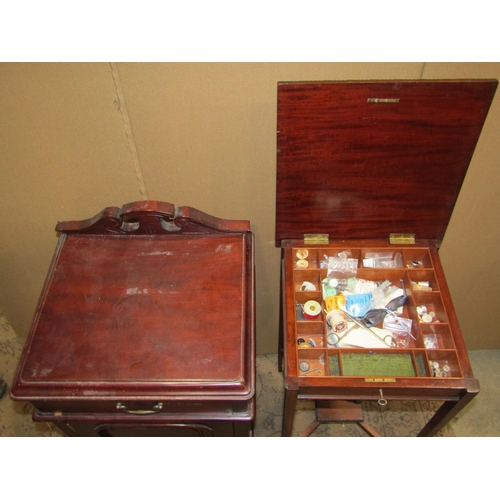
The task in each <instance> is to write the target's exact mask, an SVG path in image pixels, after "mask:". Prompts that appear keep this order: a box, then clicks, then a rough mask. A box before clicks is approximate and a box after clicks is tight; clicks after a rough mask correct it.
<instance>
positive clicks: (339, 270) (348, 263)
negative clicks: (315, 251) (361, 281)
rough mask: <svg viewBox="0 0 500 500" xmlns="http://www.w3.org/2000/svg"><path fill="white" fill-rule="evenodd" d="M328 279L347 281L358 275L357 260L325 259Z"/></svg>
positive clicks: (343, 258)
mask: <svg viewBox="0 0 500 500" xmlns="http://www.w3.org/2000/svg"><path fill="white" fill-rule="evenodd" d="M325 260H326V262H327V268H328V274H327V276H328V278H330V279H332V278H339V279H348V278H353V277H355V276H356V274H357V273H358V259H352V258H345V257H327V256H326V255H325Z"/></svg>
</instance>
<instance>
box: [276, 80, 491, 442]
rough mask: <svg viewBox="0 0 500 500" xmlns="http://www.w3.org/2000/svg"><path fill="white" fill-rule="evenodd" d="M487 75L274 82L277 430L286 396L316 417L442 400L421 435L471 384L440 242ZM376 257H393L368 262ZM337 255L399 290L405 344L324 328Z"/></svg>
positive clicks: (468, 393) (463, 399) (287, 418)
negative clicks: (348, 407) (406, 327)
mask: <svg viewBox="0 0 500 500" xmlns="http://www.w3.org/2000/svg"><path fill="white" fill-rule="evenodd" d="M497 83H498V82H497V81H496V80H476V81H470V80H465V81H425V80H420V81H351V82H281V83H279V84H278V111H277V113H278V116H277V192H276V245H277V246H278V247H281V249H282V268H281V312H280V334H279V360H278V361H279V367H280V369H282V370H283V371H284V377H285V398H284V418H283V435H284V436H290V435H291V433H292V428H293V421H294V413H295V406H296V403H297V401H298V400H312V401H314V402H315V405H316V411H317V414H318V415H319V414H320V413H321V412H323V413H327V414H328V412H330V414H331V415H334V413H335V411H336V410H335V404H332V403H335V402H340V401H349V402H352V403H353V404H357V403H359V402H361V401H364V400H372V401H379V403H380V404H381V405H386V404H387V402H388V401H389V402H390V401H392V400H413V401H418V400H433V401H443V403H442V405H441V406H440V407H439V409H438V411H437V412H436V413H435V415H434V416H433V417H432V418H431V419H430V420H429V422H428V423H427V424H426V425H425V427H424V428H423V429H422V430H421V431H420V433H419V435H420V436H430V435H433V434H435V433H436V432H437V431H439V430H440V429H441V428H442V427H443V426H444V425H445V424H446V423H447V422H449V421H450V419H452V418H453V417H454V416H455V415H456V414H457V413H458V412H459V411H460V410H461V409H462V408H463V407H464V406H465V405H467V404H468V403H469V402H470V401H471V400H472V398H473V397H474V396H475V395H476V394H477V393H478V392H479V384H478V381H477V380H476V379H475V378H474V375H473V373H472V369H471V366H470V362H469V359H468V356H467V351H466V347H465V344H464V341H463V338H462V334H461V331H460V327H459V324H458V321H457V316H456V314H455V310H454V307H453V303H452V299H451V296H450V292H449V290H448V286H447V284H446V279H445V274H444V271H443V267H442V265H441V262H440V258H439V253H438V249H439V246H440V243H441V241H442V239H443V237H444V234H445V231H446V227H447V225H448V221H449V219H450V217H451V214H452V211H453V207H454V205H455V202H456V199H457V197H458V194H459V191H460V187H461V186H462V182H463V180H464V177H465V175H466V172H467V169H468V166H469V162H470V160H471V157H472V154H473V152H474V148H475V146H476V142H477V140H478V138H479V136H480V132H481V129H482V127H483V123H484V121H485V119H486V116H487V113H488V109H489V107H490V103H491V101H492V99H493V96H494V93H495V90H496V87H497ZM384 254H388V255H390V259H391V260H390V264H391V266H392V264H393V263H397V265H394V266H393V267H389V266H387V267H384V266H385V265H386V264H387V262H386V264H383V261H382V260H379V261H377V262H378V263H379V264H383V266H382V267H379V266H378V265H377V266H375V265H373V263H374V262H375V260H374V259H378V258H379V257H377V256H380V255H384ZM339 256H340V257H339ZM374 256H375V257H374ZM339 258H345V259H348V260H351V261H352V262H354V266H353V269H354V270H352V269H351V271H352V274H350V275H349V276H350V277H355V278H356V279H357V280H365V281H369V282H373V283H376V284H378V285H380V284H384V282H386V281H388V282H389V283H390V284H391V285H392V286H394V287H397V288H398V289H399V290H395V292H397V293H399V295H406V296H407V303H406V304H405V305H404V307H403V309H402V311H401V318H404V319H405V320H411V330H410V334H411V336H408V340H409V341H408V342H405V343H394V342H393V343H391V344H388V343H387V342H385V340H383V339H378V340H377V339H376V338H375V337H374V335H372V334H373V331H366V328H364V327H363V328H360V327H359V326H356V324H355V322H354V321H352V320H351V318H349V317H348V316H347V315H345V313H342V314H341V315H340V319H338V321H339V327H338V328H339V330H338V331H337V332H336V333H335V328H337V326H336V323H333V324H332V322H331V321H333V320H331V321H330V322H329V321H327V319H328V314H330V313H332V312H334V313H335V314H338V311H343V310H347V308H346V306H345V304H344V306H343V307H342V306H340V305H338V304H337V306H335V300H340V299H336V298H335V297H336V295H335V294H337V295H338V297H340V295H341V294H340V293H339V290H340V288H339V289H338V290H337V289H333V290H332V287H335V286H340V285H338V282H339V280H338V279H337V278H338V277H339V276H334V278H333V281H332V280H330V279H329V278H330V277H331V276H332V275H331V274H330V273H333V272H335V271H334V270H335V266H336V265H337V264H336V262H337V260H336V259H339ZM332 259H333V260H332ZM331 262H334V264H335V265H334V266H333V268H332V267H331V266H330V267H329V263H331ZM464 265H466V263H464ZM332 269H333V270H332ZM341 276H342V275H341ZM346 282H347V281H346ZM325 283H326V285H325ZM332 283H333V285H332ZM353 283H354V282H353ZM358 283H359V282H358ZM365 285H366V283H365ZM378 285H377V286H378ZM343 286H347V285H345V284H344V285H343ZM328 287H330V288H328ZM329 294H330V295H329ZM354 295H357V299H356V300H358V299H359V297H363V294H362V293H361V294H360V293H354ZM351 298H352V297H351ZM327 299H328V302H327ZM345 300H347V301H348V300H349V297H347V299H345ZM308 304H309V305H308ZM329 304H330V306H331V307H329ZM332 304H333V305H332ZM357 307H361V306H360V305H359V306H357ZM360 310H361V309H360ZM330 317H331V318H333V317H334V316H330ZM355 319H356V318H355ZM358 321H359V316H358ZM349 324H351V328H352V332H353V333H352V334H351V333H349V335H350V336H347V333H345V335H346V336H345V337H343V335H344V333H342V336H341V334H340V333H339V332H346V331H347V330H345V328H347V326H348V325H349ZM340 328H341V329H340ZM354 332H356V333H354ZM333 333H335V334H333ZM332 334H333V335H332ZM328 405H330V408H329V407H328ZM339 408H342V407H341V406H337V410H339ZM340 413H342V412H340ZM346 415H348V413H347V412H346ZM327 416H328V415H327ZM318 418H319V417H318ZM348 419H349V417H348V416H346V420H348ZM356 419H357V417H356V418H355V419H354V420H356ZM332 420H333V417H332ZM337 420H338V421H341V420H342V415H340V418H338V419H337ZM358 420H359V419H358ZM313 427H314V426H313Z"/></svg>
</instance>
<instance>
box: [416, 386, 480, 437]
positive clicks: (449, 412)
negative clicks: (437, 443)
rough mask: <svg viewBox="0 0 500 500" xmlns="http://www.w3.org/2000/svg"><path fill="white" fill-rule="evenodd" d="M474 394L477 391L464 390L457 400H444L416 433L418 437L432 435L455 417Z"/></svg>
mask: <svg viewBox="0 0 500 500" xmlns="http://www.w3.org/2000/svg"><path fill="white" fill-rule="evenodd" d="M476 394H477V392H466V393H465V394H464V395H463V396H462V397H461V398H460V399H459V400H458V401H445V402H444V403H443V404H442V405H441V406H440V408H439V410H438V411H437V412H436V413H435V414H434V415H433V416H432V418H431V419H430V420H429V421H428V422H427V424H426V425H425V427H424V428H423V429H422V430H421V431H420V432H419V433H418V437H430V436H434V435H435V434H436V433H437V432H439V431H440V430H441V429H442V428H443V427H444V426H445V425H446V424H447V423H448V422H449V421H450V420H451V419H452V418H453V417H455V415H457V414H458V413H459V412H460V411H461V410H462V409H463V408H465V406H466V405H468V404H469V403H470V402H471V400H472V399H473V398H474V396H476Z"/></svg>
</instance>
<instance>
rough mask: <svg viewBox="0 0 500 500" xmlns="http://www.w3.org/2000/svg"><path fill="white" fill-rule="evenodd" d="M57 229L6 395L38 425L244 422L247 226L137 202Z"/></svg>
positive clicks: (247, 401) (249, 267)
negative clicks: (27, 405)
mask: <svg viewBox="0 0 500 500" xmlns="http://www.w3.org/2000/svg"><path fill="white" fill-rule="evenodd" d="M56 229H57V231H59V232H60V237H59V243H58V246H57V249H56V252H55V255H54V259H53V262H52V266H51V268H50V271H49V274H48V277H47V281H46V284H45V286H44V289H43V291H42V295H41V298H40V301H39V304H38V307H37V310H36V313H35V316H34V319H33V324H32V328H31V331H30V334H29V336H28V339H27V341H26V345H25V348H24V351H23V354H22V357H21V360H20V364H19V369H18V372H17V375H16V378H15V381H14V384H13V386H12V396H13V397H14V399H18V400H28V401H31V402H32V403H33V404H34V405H35V408H36V409H37V412H38V418H43V419H45V420H51V421H57V422H62V421H66V420H67V421H70V420H72V421H75V419H76V420H85V419H84V416H85V415H87V417H88V416H89V415H92V417H91V418H90V419H91V420H93V421H94V422H98V421H99V418H102V419H103V420H106V419H107V418H108V417H106V415H108V416H109V415H111V416H112V418H113V419H115V420H116V418H117V415H118V416H119V419H118V421H117V422H115V423H120V418H121V419H124V420H123V421H124V423H127V420H126V419H127V418H130V415H135V414H137V413H139V414H143V413H144V414H145V415H146V416H147V415H152V414H156V415H158V416H160V417H163V418H164V419H165V418H166V419H167V420H168V419H170V420H169V422H170V423H171V420H172V418H174V420H175V421H182V419H185V420H187V421H191V422H192V421H193V420H200V419H202V418H205V419H207V418H208V419H209V420H214V419H215V420H217V419H218V420H232V419H236V420H238V421H241V420H244V421H246V422H247V424H248V425H249V426H250V425H251V422H252V420H253V413H254V403H253V399H254V396H255V354H254V352H255V331H254V330H255V313H254V309H255V300H254V294H255V292H254V249H253V234H252V233H251V232H250V226H249V223H248V221H228V220H223V219H218V218H215V217H212V216H210V215H208V214H204V213H203V212H200V211H199V210H196V209H193V208H190V207H180V208H178V209H174V207H173V205H171V204H169V203H163V202H155V201H141V202H135V203H130V204H127V205H124V206H123V207H122V208H121V209H120V208H117V207H109V208H106V209H104V210H103V211H101V212H100V213H99V214H98V215H97V216H95V217H93V218H91V219H88V220H85V221H74V222H60V223H58V224H57V227H56ZM99 416H100V417H99ZM172 416H173V417H172ZM87 420H88V418H87ZM155 422H156V424H158V423H161V420H160V421H158V420H156V421H154V422H153V423H155ZM96 425H97V424H96Z"/></svg>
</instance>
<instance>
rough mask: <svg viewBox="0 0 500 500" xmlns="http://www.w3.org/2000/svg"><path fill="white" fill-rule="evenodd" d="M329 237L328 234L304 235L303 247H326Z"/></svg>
mask: <svg viewBox="0 0 500 500" xmlns="http://www.w3.org/2000/svg"><path fill="white" fill-rule="evenodd" d="M329 243H330V236H329V235H328V234H304V244H305V245H328V244H329Z"/></svg>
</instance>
